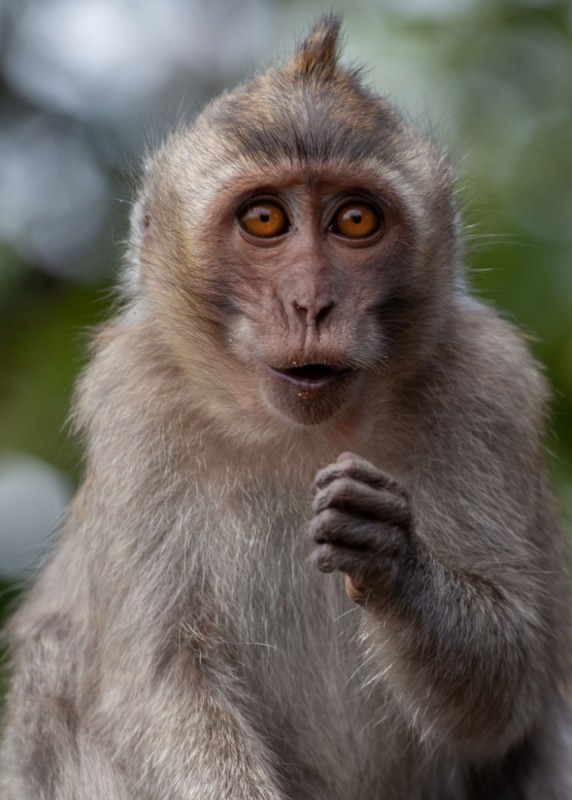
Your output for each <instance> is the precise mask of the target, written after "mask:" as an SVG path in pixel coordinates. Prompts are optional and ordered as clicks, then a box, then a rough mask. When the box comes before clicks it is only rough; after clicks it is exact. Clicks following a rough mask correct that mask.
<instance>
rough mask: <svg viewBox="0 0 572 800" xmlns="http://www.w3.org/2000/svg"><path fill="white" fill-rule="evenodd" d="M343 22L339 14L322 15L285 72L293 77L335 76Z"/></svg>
mask: <svg viewBox="0 0 572 800" xmlns="http://www.w3.org/2000/svg"><path fill="white" fill-rule="evenodd" d="M341 24H342V20H341V17H340V16H339V15H338V14H333V13H330V14H325V15H324V16H323V17H321V18H320V19H319V20H318V22H317V23H316V24H315V25H314V27H313V28H312V30H311V31H310V33H309V34H308V36H307V37H306V38H305V39H304V41H303V42H302V43H301V44H300V46H299V47H298V49H297V50H296V53H295V55H294V58H293V59H292V61H291V62H290V63H289V64H287V65H286V67H285V68H284V72H286V73H287V74H288V75H290V76H292V77H297V76H307V77H315V78H317V79H319V80H330V79H331V78H333V77H334V75H335V73H336V70H337V68H338V57H339V34H340V28H341Z"/></svg>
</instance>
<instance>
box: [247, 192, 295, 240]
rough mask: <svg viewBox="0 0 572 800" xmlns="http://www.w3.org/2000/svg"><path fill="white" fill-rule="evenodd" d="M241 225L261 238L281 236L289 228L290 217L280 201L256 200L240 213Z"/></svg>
mask: <svg viewBox="0 0 572 800" xmlns="http://www.w3.org/2000/svg"><path fill="white" fill-rule="evenodd" d="M238 219H239V222H240V225H241V227H242V228H243V229H244V230H245V231H246V232H247V233H250V234H251V235H252V236H256V237H258V238H259V239H270V238H272V237H273V236H280V235H281V234H283V233H286V231H287V230H288V227H289V225H288V217H287V216H286V214H285V213H284V211H283V209H282V208H281V207H280V206H279V205H278V203H273V202H272V201H271V200H255V201H253V202H251V203H249V204H248V205H247V207H246V208H245V209H244V210H243V211H242V212H241V213H240V214H239V217H238Z"/></svg>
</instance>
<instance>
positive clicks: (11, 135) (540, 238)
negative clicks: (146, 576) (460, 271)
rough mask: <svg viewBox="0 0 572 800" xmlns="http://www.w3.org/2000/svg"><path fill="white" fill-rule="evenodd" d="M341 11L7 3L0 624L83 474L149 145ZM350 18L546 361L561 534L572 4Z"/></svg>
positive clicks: (475, 6) (0, 297)
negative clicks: (77, 387) (78, 430)
mask: <svg viewBox="0 0 572 800" xmlns="http://www.w3.org/2000/svg"><path fill="white" fill-rule="evenodd" d="M403 5H406V6H407V10H406V11H404V10H403V8H402V6H403ZM331 6H332V4H331V3H324V2H313V3H312V2H310V3H308V2H296V1H295V0H281V1H279V0H240V1H239V0H225V1H224V2H223V0H208V2H204V1H202V0H138V2H132V0H15V1H14V2H2V0H0V581H1V582H0V616H1V615H2V614H4V613H5V610H6V607H7V606H8V605H9V602H10V601H11V600H12V599H13V597H14V595H15V592H16V591H17V587H18V586H19V585H20V583H21V582H22V580H23V579H24V580H25V578H26V576H27V575H29V574H30V571H31V570H32V569H33V566H34V564H36V563H37V562H38V559H39V558H40V557H41V554H42V552H43V551H44V550H45V547H46V542H47V541H48V536H49V532H50V531H51V530H52V529H53V528H54V526H55V525H56V523H57V519H58V517H59V516H60V515H61V513H62V512H63V510H64V509H65V506H66V504H67V502H68V501H69V498H70V497H71V495H72V493H73V490H74V487H75V486H76V485H77V481H78V479H79V476H80V471H81V451H80V448H79V446H78V444H77V442H74V441H73V439H72V438H71V437H70V436H69V433H68V431H67V429H66V417H67V413H68V409H69V404H70V396H71V392H72V387H73V384H74V380H75V378H76V376H77V374H78V371H79V370H80V369H81V366H82V364H83V363H84V359H85V350H86V342H87V340H88V337H89V334H88V332H89V330H90V328H91V327H92V326H93V325H94V324H96V323H98V322H99V321H102V320H104V319H105V318H106V316H107V315H108V313H109V309H110V306H111V303H112V300H113V286H114V284H115V282H116V278H117V275H118V272H119V270H120V268H121V259H122V255H123V244H122V243H123V241H124V238H125V236H126V232H127V226H128V217H129V209H130V204H131V200H132V198H133V195H134V187H135V186H136V175H137V170H138V167H139V164H140V162H141V159H142V157H143V154H144V151H145V149H146V147H149V146H152V145H153V144H154V143H155V142H157V141H160V139H161V137H162V135H164V133H165V131H166V130H168V129H169V128H170V127H172V125H173V124H174V121H175V120H177V119H181V118H184V119H185V118H189V119H191V118H192V117H193V116H194V114H195V113H196V112H197V110H198V109H199V108H200V107H201V106H202V105H203V104H204V103H205V102H206V101H207V100H208V99H209V98H210V97H212V96H213V95H214V94H216V93H217V92H218V91H220V90H221V89H223V88H225V87H227V86H231V85H233V84H234V83H236V82H237V81H238V80H240V79H241V78H242V77H244V76H246V75H248V74H249V73H250V72H251V71H253V70H255V69H257V68H260V67H262V66H264V65H265V64H266V63H268V62H269V61H270V60H273V59H275V58H284V57H287V56H288V54H289V53H290V52H291V50H292V47H293V44H294V42H295V41H296V39H297V38H298V37H299V36H300V35H302V34H303V33H304V32H305V31H306V30H307V28H308V26H309V25H310V24H311V22H312V21H313V20H314V19H315V17H316V16H317V15H318V14H319V13H320V12H321V11H324V10H329V9H330V8H331ZM347 6H348V7H347V10H345V18H346V25H345V31H346V48H345V55H344V59H345V60H346V61H348V62H357V63H362V64H365V66H366V67H367V68H368V77H369V80H370V82H371V83H372V84H373V85H374V86H375V87H376V88H377V89H378V90H379V91H381V92H383V93H386V94H388V95H389V96H390V97H391V98H392V99H393V100H394V101H395V102H396V103H397V104H398V105H399V106H401V107H402V108H404V109H405V110H406V112H407V113H408V115H409V116H410V117H411V119H412V120H414V121H416V122H418V124H420V125H421V126H422V127H425V128H428V129H430V130H431V131H432V135H433V136H434V137H435V138H436V139H437V140H438V141H439V142H440V143H441V144H442V145H443V146H444V147H445V148H446V149H447V150H448V151H449V153H450V155H451V159H452V161H453V163H454V164H455V165H456V167H457V170H458V173H459V197H460V202H461V204H462V206H463V208H464V218H465V221H466V225H467V242H468V249H469V253H468V261H469V264H470V268H471V282H472V285H473V287H474V290H475V292H476V293H477V294H478V295H479V296H480V297H482V298H483V299H486V300H487V301H488V302H490V303H492V304H493V305H494V306H496V307H497V308H499V309H500V310H501V311H502V313H503V314H504V315H505V316H506V317H507V318H509V319H511V320H513V321H515V322H517V323H518V324H519V325H520V326H521V327H522V329H523V330H524V331H525V332H526V333H527V334H528V336H529V339H530V346H531V347H532V349H533V350H534V352H535V353H536V354H537V356H538V357H539V359H540V360H541V361H542V362H543V363H544V364H545V365H546V371H547V374H548V377H549V379H550V381H551V383H552V385H553V387H554V404H553V416H552V422H551V428H550V435H549V449H550V462H551V468H552V471H553V474H554V478H555V481H556V484H557V486H558V491H559V495H560V497H561V500H562V506H563V515H564V519H565V524H566V525H567V526H568V528H569V529H570V523H569V518H570V511H571V510H572V414H571V402H570V399H571V397H572V118H571V109H572V5H571V4H570V2H568V0H566V1H565V2H564V1H562V2H551V1H550V0H518V1H517V0H411V1H410V2H408V3H406V4H405V3H402V2H400V1H399V0H377V2H376V1H375V0H357V1H356V0H354V2H352V3H351V4H350V3H349V2H348V4H347ZM334 8H335V9H336V10H340V11H344V6H343V4H335V5H334ZM514 413H515V414H518V413H519V409H518V408H515V409H514Z"/></svg>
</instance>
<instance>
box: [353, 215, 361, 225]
mask: <svg viewBox="0 0 572 800" xmlns="http://www.w3.org/2000/svg"><path fill="white" fill-rule="evenodd" d="M352 222H353V223H355V224H356V225H359V224H360V222H361V214H352Z"/></svg>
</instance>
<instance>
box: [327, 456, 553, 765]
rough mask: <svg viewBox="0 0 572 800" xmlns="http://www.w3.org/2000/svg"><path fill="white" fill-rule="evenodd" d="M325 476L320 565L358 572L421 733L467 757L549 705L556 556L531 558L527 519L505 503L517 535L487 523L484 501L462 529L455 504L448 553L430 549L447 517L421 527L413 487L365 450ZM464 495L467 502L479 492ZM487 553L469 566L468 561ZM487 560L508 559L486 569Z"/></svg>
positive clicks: (376, 636) (499, 744)
mask: <svg viewBox="0 0 572 800" xmlns="http://www.w3.org/2000/svg"><path fill="white" fill-rule="evenodd" d="M515 480H516V478H515ZM316 485H317V494H316V497H315V501H314V511H315V514H316V516H315V517H314V520H313V523H312V531H313V535H314V537H315V540H316V542H317V544H318V547H317V550H316V559H317V564H318V567H319V568H320V569H321V570H323V571H333V570H341V571H342V572H344V573H345V574H346V576H348V577H346V588H347V590H348V594H349V595H350V597H351V598H352V599H353V600H355V601H356V602H358V603H360V604H361V605H363V606H364V608H365V609H366V612H365V618H364V624H365V628H366V630H367V631H368V634H369V636H370V641H371V643H372V646H373V647H374V649H378V651H379V653H380V655H381V664H380V675H383V679H384V680H385V681H386V682H387V683H388V684H389V685H390V686H391V687H392V688H393V689H394V691H395V694H396V697H397V698H398V700H399V701H400V703H401V705H402V707H403V709H404V710H405V711H406V713H407V714H408V716H410V718H411V719H412V721H413V722H414V723H415V724H416V727H418V728H419V729H420V730H421V732H422V733H423V734H425V735H433V734H434V735H436V736H437V737H439V738H441V739H442V740H445V741H446V742H448V743H449V744H450V745H453V746H454V747H455V748H459V749H460V750H461V751H462V752H465V753H466V754H468V755H469V756H476V757H480V756H486V755H500V754H502V753H503V752H504V751H505V750H506V749H508V748H509V747H510V746H511V745H512V744H513V743H514V742H515V741H517V740H518V739H519V738H521V737H522V736H523V735H525V734H526V732H527V731H528V729H530V727H531V726H532V725H533V724H534V723H535V722H536V721H537V720H538V718H539V716H540V715H541V713H542V712H541V708H542V704H543V703H545V702H546V701H547V698H546V692H545V689H546V687H547V686H550V683H551V681H550V678H549V677H548V676H549V674H550V669H551V664H550V663H549V662H550V660H551V659H552V657H553V655H552V654H553V651H554V647H552V646H551V644H550V632H549V631H547V630H546V625H547V616H546V613H545V609H543V607H542V597H543V595H544V596H547V595H548V594H549V592H548V589H547V587H546V586H543V583H544V582H546V581H550V580H551V577H550V575H549V574H542V573H543V572H544V571H545V568H546V564H544V565H543V564H542V563H541V562H538V561H537V562H536V563H535V564H534V563H533V556H534V547H533V545H532V544H530V543H527V542H526V541H525V539H524V534H523V532H522V531H520V530H518V528H519V526H520V524H521V523H520V518H516V517H515V516H514V513H513V512H512V509H509V508H507V517H506V522H507V524H508V525H510V524H511V523H512V525H513V526H514V527H515V528H516V529H517V531H516V534H515V532H514V531H511V530H508V529H507V530H505V531H502V530H501V531H498V530H491V529H490V528H489V529H487V524H488V521H489V522H490V520H491V515H490V513H488V511H489V509H487V508H486V507H485V506H484V505H483V507H482V509H480V510H479V509H477V511H476V513H473V515H472V522H470V523H469V520H468V519H467V525H469V524H470V525H471V528H470V529H465V530H463V529H461V528H458V529H455V525H458V522H457V521H455V520H454V519H449V520H446V512H445V514H444V515H443V517H442V519H443V520H446V521H444V523H443V524H444V525H445V524H447V525H448V526H449V531H448V532H446V533H445V535H444V536H443V535H442V534H443V531H438V532H437V534H436V541H438V540H439V536H440V535H441V543H443V542H446V541H447V536H449V542H450V545H451V546H450V551H449V554H448V556H449V557H448V558H447V555H446V548H444V547H441V548H439V547H437V548H435V549H437V550H440V552H439V555H436V554H435V552H434V551H433V550H434V548H432V542H431V535H432V532H431V525H433V524H438V522H437V520H436V519H435V520H434V521H428V522H427V521H426V524H425V525H424V526H423V527H421V526H419V528H418V526H417V524H416V520H415V516H414V515H413V514H412V512H411V509H410V504H409V500H408V497H407V495H406V493H405V492H404V491H403V490H402V489H401V487H400V486H399V485H398V484H397V483H396V482H395V481H394V480H393V479H392V478H390V477H389V476H388V475H387V474H385V473H383V472H382V471H380V470H378V469H377V468H375V467H374V466H372V465H371V464H370V463H368V462H367V461H365V460H364V459H362V458H360V457H359V456H355V455H353V454H344V455H342V456H340V458H339V460H338V462H337V463H336V464H333V465H331V466H330V467H327V468H326V469H324V470H322V471H321V472H320V473H319V474H318V476H317V480H316ZM451 488H453V487H451ZM443 496H444V495H443ZM456 499H457V502H458V504H459V506H462V505H463V504H468V505H469V506H470V504H471V500H474V498H471V497H458V498H456ZM483 500H484V501H486V498H483ZM495 502H496V501H495V499H494V498H493V497H490V498H489V505H491V506H494V505H495ZM509 511H510V513H508V512H509ZM528 511H529V509H523V516H524V517H526V514H527V513H528ZM427 516H428V518H430V517H431V510H430V509H429V508H428V509H427ZM459 516H460V519H461V520H462V519H463V514H462V510H461V511H460V513H459ZM492 518H496V515H493V517H492ZM479 522H480V525H481V528H480V529H479ZM499 536H501V537H502V536H504V537H505V539H506V542H504V543H502V544H499V543H498V538H499ZM471 537H474V541H471ZM478 539H480V542H478V541H477V540H478ZM511 541H512V543H513V544H514V552H512V553H511V552H510V544H511ZM505 545H506V546H505ZM463 548H465V549H466V553H464V554H463ZM479 551H480V559H479V561H478V562H477V561H476V559H475V569H474V570H471V569H469V568H468V567H467V562H470V560H471V553H477V554H478V553H479ZM503 557H505V559H506V560H505V561H504V563H502V561H503ZM487 559H489V561H490V564H491V565H493V564H494V561H495V559H498V560H499V561H500V562H501V563H500V564H497V566H496V568H495V567H493V566H491V567H490V569H487V567H486V562H487ZM478 563H480V567H479V566H478V565H477V564H478ZM546 572H548V570H547V569H546ZM503 576H504V578H503ZM555 579H557V578H556V576H555Z"/></svg>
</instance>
